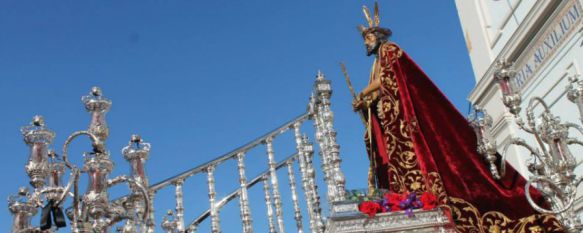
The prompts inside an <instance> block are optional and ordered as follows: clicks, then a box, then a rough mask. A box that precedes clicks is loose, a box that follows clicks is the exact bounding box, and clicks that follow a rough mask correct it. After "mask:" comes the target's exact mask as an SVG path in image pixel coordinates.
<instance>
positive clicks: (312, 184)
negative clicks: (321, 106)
mask: <svg viewBox="0 0 583 233" xmlns="http://www.w3.org/2000/svg"><path fill="white" fill-rule="evenodd" d="M302 145H303V146H304V155H305V160H306V174H307V176H308V187H309V189H310V195H311V198H312V202H313V205H314V206H313V209H312V211H313V213H314V220H315V225H316V226H315V228H316V231H315V232H324V223H323V222H322V209H321V208H320V195H319V194H318V185H316V170H315V169H314V164H313V158H314V146H313V144H312V142H310V140H309V139H308V137H307V136H305V135H304V137H303V138H302Z"/></svg>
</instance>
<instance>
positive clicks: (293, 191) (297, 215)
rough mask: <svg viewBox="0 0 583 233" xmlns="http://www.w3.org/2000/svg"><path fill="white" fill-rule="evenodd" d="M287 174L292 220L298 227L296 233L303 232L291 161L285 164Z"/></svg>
mask: <svg viewBox="0 0 583 233" xmlns="http://www.w3.org/2000/svg"><path fill="white" fill-rule="evenodd" d="M286 165H287V173H288V175H289V188H290V191H291V195H292V202H293V205H294V219H295V220H296V226H297V227H298V233H303V232H304V227H303V225H302V213H301V212H300V203H298V193H297V192H296V177H295V174H294V169H293V167H292V165H293V160H289V161H288V162H287V164H286Z"/></svg>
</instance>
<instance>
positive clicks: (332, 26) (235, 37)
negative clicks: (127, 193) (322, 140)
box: [0, 0, 474, 232]
mask: <svg viewBox="0 0 583 233" xmlns="http://www.w3.org/2000/svg"><path fill="white" fill-rule="evenodd" d="M364 3H366V4H368V5H369V6H370V5H372V3H373V2H372V1H366V2H364V1H305V0H302V1H279V2H273V1H258V0H251V1H224V0H219V1H187V0H177V1H129V0H128V1H110V0H108V1H16V0H3V1H0V106H2V111H1V113H2V114H0V148H2V152H1V153H2V154H1V155H0V156H1V161H2V163H0V166H1V167H0V175H1V176H2V177H4V179H2V180H3V182H4V183H3V184H2V186H3V188H2V189H1V190H0V197H7V196H8V195H9V194H12V193H14V192H16V191H17V189H18V187H19V186H22V185H27V184H28V177H27V176H26V173H25V171H24V164H25V163H26V160H27V157H28V149H27V147H26V146H25V144H24V143H23V141H22V136H21V135H20V132H19V128H20V127H21V126H23V125H26V124H28V123H29V122H30V119H31V118H32V116H33V115H35V114H42V115H43V116H45V120H46V123H47V125H48V127H50V128H52V129H54V130H55V131H56V133H57V137H56V139H55V144H54V145H53V147H54V148H58V149H59V150H60V148H61V147H62V143H63V141H64V140H65V139H66V137H67V136H68V134H70V133H72V132H74V131H76V130H83V129H86V127H87V124H88V122H89V116H88V114H87V113H86V112H85V111H84V109H83V106H82V104H81V102H80V97H81V96H83V95H86V94H87V93H88V92H89V90H90V88H91V87H92V86H100V87H101V88H102V89H103V92H104V95H105V96H106V97H108V98H110V99H112V100H113V106H112V109H111V111H110V113H109V114H108V116H107V117H108V122H109V124H110V127H111V136H110V139H109V141H108V144H107V145H108V148H109V150H110V151H111V154H112V159H113V160H114V162H115V163H116V167H115V169H114V172H113V173H112V177H113V176H115V175H119V174H124V173H127V172H128V171H129V168H128V166H127V163H126V162H125V161H124V160H123V158H122V157H121V153H120V150H121V148H122V147H123V146H125V145H126V144H127V142H128V140H129V138H130V135H131V134H133V133H137V134H140V135H142V137H143V138H144V139H145V140H146V141H148V142H150V143H152V153H151V156H150V159H149V160H148V163H147V172H148V173H149V174H150V181H151V182H152V183H155V182H157V181H160V180H162V179H164V178H166V177H169V176H172V175H174V174H176V173H178V172H179V171H182V170H186V169H188V168H191V167H194V166H196V165H198V164H200V163H202V162H205V161H208V160H210V159H212V158H213V157H216V156H219V155H221V154H223V153H225V152H228V151H230V150H231V149H233V148H235V147H237V146H239V145H242V144H244V143H246V142H248V141H250V140H252V139H254V138H255V137H257V136H259V135H261V134H263V133H265V132H267V131H269V130H271V129H273V128H274V127H276V126H278V125H279V124H281V123H284V122H286V121H287V120H290V119H291V118H293V117H294V116H297V115H299V114H301V113H302V112H303V111H304V110H305V107H306V103H307V99H308V97H309V94H310V91H311V88H312V85H313V81H314V77H315V74H316V73H317V71H318V70H322V72H323V73H324V74H325V75H326V77H327V78H328V79H330V80H332V82H333V89H334V94H333V97H332V104H333V108H332V109H333V111H334V113H335V126H336V130H337V131H338V143H339V144H340V145H341V156H342V159H343V160H344V161H343V165H342V169H343V171H344V172H345V173H346V177H347V186H348V188H351V189H354V188H364V187H365V186H366V173H367V166H368V161H367V158H366V155H365V151H364V145H363V142H362V135H363V126H362V125H361V123H360V120H359V119H358V116H357V115H356V114H354V113H352V111H351V105H350V103H351V97H350V94H349V92H348V89H347V87H346V84H345V81H344V78H343V76H342V73H341V71H340V69H339V66H338V62H340V61H342V62H344V63H345V64H346V65H347V67H348V71H349V73H350V75H351V77H352V79H353V80H352V82H353V84H354V85H355V88H356V89H357V90H360V89H362V88H363V87H364V86H365V85H366V82H367V79H368V73H369V71H370V66H371V64H372V58H371V57H366V56H365V50H364V46H363V44H362V38H361V37H360V35H359V33H358V32H357V30H356V25H357V24H364V23H365V20H364V17H363V16H362V11H361V6H362V4H364ZM380 7H381V25H382V26H386V27H389V28H391V29H392V30H393V34H394V36H393V38H392V39H393V40H394V41H395V42H397V43H398V44H400V45H401V46H402V47H403V48H404V49H405V50H406V51H407V52H408V53H409V54H410V55H411V56H412V57H413V59H415V61H416V62H417V63H418V64H419V65H420V66H421V67H422V68H423V69H424V70H425V72H426V73H427V74H428V75H429V76H430V77H432V79H433V81H434V82H435V83H436V84H437V86H439V87H440V88H441V89H442V91H443V92H444V93H445V94H446V95H447V96H448V97H449V98H450V99H451V101H452V102H453V103H454V104H455V105H456V106H457V107H458V109H460V110H462V112H463V113H464V114H465V113H467V110H468V109H467V108H468V103H467V101H466V96H467V95H468V93H469V91H470V90H471V89H472V87H473V85H474V78H473V73H472V70H471V65H470V61H469V59H468V55H467V50H466V46H465V43H464V40H463V33H462V32H461V29H460V25H459V19H458V17H457V13H456V9H455V5H454V3H453V1H380ZM436 107H437V106H436ZM306 129H307V128H306ZM285 140H287V141H289V142H291V136H290V135H288V136H284V139H282V141H285ZM276 143H278V142H277V141H276ZM280 148H281V149H280ZM89 149H90V148H89V144H88V141H87V140H85V139H83V140H79V141H78V142H75V143H74V144H73V145H72V148H71V154H72V155H71V156H72V157H73V161H74V162H75V163H76V164H78V165H80V164H81V161H82V160H81V156H80V155H81V153H82V152H84V151H86V150H89ZM292 151H293V146H291V145H290V144H289V143H286V142H281V143H280V144H276V157H277V158H283V157H284V156H286V155H287V153H288V152H289V153H291V152H292ZM248 157H249V161H250V162H249V164H248V166H249V169H250V171H249V176H252V175H253V174H257V173H258V172H259V171H262V170H263V169H265V163H264V162H265V161H266V160H267V158H266V157H265V152H264V149H263V148H258V149H257V150H255V151H254V152H253V153H251V154H250V155H249V156H248ZM234 165H235V164H234V163H231V162H230V163H228V164H227V165H225V167H226V168H222V169H219V170H218V171H217V175H218V177H217V180H218V182H219V186H220V187H219V189H218V193H219V195H221V194H222V195H224V194H226V193H228V192H230V191H231V190H232V189H233V188H234V187H236V185H237V184H236V182H237V180H236V179H235V178H234V176H235V177H236V175H234V174H236V173H234V172H233V171H234V170H235V168H236V167H235V166H234ZM284 174H285V173H282V174H281V175H280V180H284V179H286V176H284ZM221 178H223V179H221ZM85 179H86V177H85V176H84V177H83V178H82V180H85ZM205 179H206V177H204V176H198V177H195V178H194V180H193V181H192V182H190V183H187V185H188V187H186V188H185V197H186V199H187V200H186V201H185V202H186V206H187V207H186V208H187V213H186V219H187V221H189V220H190V219H192V218H194V217H195V216H197V215H198V214H199V212H198V211H202V210H203V209H205V208H206V206H207V205H208V204H207V202H206V193H207V192H206V183H205V182H204V181H205ZM320 179H321V176H320ZM84 189H85V188H84V186H82V191H83V190H84ZM123 190H125V189H123V188H120V189H119V190H117V189H116V191H114V192H113V194H112V196H117V195H119V193H120V192H122V191H123ZM258 190H259V189H258ZM282 192H283V193H284V194H283V195H284V197H286V196H285V195H287V189H283V188H282ZM252 193H257V194H254V195H260V194H259V193H260V192H256V191H253V192H252ZM116 194H117V195H116ZM160 195H166V196H165V197H171V196H172V195H173V190H165V191H163V192H161V193H160ZM236 203H237V202H234V203H233V205H230V206H228V207H227V209H225V210H224V211H223V212H221V216H222V217H223V226H224V228H223V230H224V232H237V231H240V230H239V229H240V228H239V227H240V223H239V219H238V216H239V213H238V212H237V209H238V207H237V204H236ZM263 203H264V202H263V200H262V196H256V197H254V198H253V199H252V200H251V204H252V208H253V209H252V213H253V215H254V220H255V226H256V232H264V231H265V230H264V229H265V220H264V219H263V218H264V217H262V216H265V215H264V214H263V213H262V211H264V208H265V207H263V206H264V204H263ZM173 205H174V203H173V202H172V200H171V198H164V197H161V198H158V199H157V200H156V207H157V212H158V215H157V216H158V218H157V220H158V223H159V221H160V219H161V218H160V216H161V214H162V213H164V212H165V210H166V209H170V208H173ZM284 207H285V208H287V209H286V213H288V215H289V213H291V209H289V205H287V206H284ZM262 208H263V209H262ZM286 218H288V219H289V220H291V217H286ZM10 221H11V217H10V215H9V213H8V210H7V209H5V210H3V211H0V226H2V228H8V226H9V225H10ZM34 224H35V225H38V221H37V220H36V219H35V220H34ZM206 226H208V224H207V225H203V227H206ZM286 227H287V228H288V229H290V232H291V231H293V230H291V229H293V224H292V222H291V221H288V222H287V226H286ZM207 231H208V229H202V230H201V231H200V232H207Z"/></svg>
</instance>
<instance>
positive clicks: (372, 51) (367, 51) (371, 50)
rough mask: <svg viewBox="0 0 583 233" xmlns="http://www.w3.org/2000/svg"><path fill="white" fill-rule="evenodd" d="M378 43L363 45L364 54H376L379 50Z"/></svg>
mask: <svg viewBox="0 0 583 233" xmlns="http://www.w3.org/2000/svg"><path fill="white" fill-rule="evenodd" d="M379 45H380V43H376V44H375V45H374V47H372V48H371V47H370V46H368V45H364V47H366V56H369V57H370V56H371V55H373V54H376V53H377V51H378V50H379Z"/></svg>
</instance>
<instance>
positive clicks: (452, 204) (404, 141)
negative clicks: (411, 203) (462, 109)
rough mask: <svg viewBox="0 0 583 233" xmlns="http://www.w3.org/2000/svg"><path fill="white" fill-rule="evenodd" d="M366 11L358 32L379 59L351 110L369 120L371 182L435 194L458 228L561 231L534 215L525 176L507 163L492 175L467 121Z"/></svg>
mask: <svg viewBox="0 0 583 233" xmlns="http://www.w3.org/2000/svg"><path fill="white" fill-rule="evenodd" d="M364 12H365V16H366V18H367V21H368V27H365V26H362V25H361V26H359V29H360V32H361V34H362V37H363V38H364V44H365V47H366V52H367V55H368V56H372V57H374V58H375V60H374V63H373V66H372V70H371V74H370V79H369V83H368V85H367V86H366V88H364V90H362V92H360V93H359V95H358V97H357V99H356V100H355V101H354V102H353V108H354V110H355V111H361V113H363V115H364V116H365V119H366V122H367V128H368V129H367V133H366V135H365V144H366V148H367V152H368V154H369V159H370V160H371V168H370V171H369V185H370V186H371V187H375V188H380V189H387V190H389V191H391V192H395V193H405V192H416V193H422V192H432V193H433V194H434V195H435V196H436V197H437V199H438V201H439V203H440V204H441V205H442V206H444V207H446V208H449V209H450V210H451V214H452V218H453V220H454V222H455V224H456V229H457V230H458V231H459V232H562V228H561V226H560V224H559V223H558V221H557V220H556V219H555V218H554V216H551V215H540V214H536V213H535V211H534V210H533V208H532V207H531V206H530V205H529V204H528V202H527V200H526V198H525V194H524V193H525V190H524V185H525V183H526V181H525V179H524V178H523V177H521V176H520V174H518V173H517V172H516V171H515V170H514V169H512V168H511V167H510V166H509V165H507V167H509V168H510V170H511V171H510V170H509V171H507V173H506V176H505V177H503V178H502V179H501V180H495V179H493V178H492V177H491V175H490V171H489V170H488V167H487V166H486V164H485V163H484V161H482V157H481V156H479V155H478V154H477V152H476V148H477V144H476V137H475V134H474V132H473V131H472V129H471V127H470V125H469V124H468V122H467V121H466V119H465V118H464V117H463V116H462V115H461V114H460V113H459V112H458V111H457V109H455V107H454V106H453V105H452V104H451V103H450V102H449V101H448V99H447V98H446V97H445V96H444V95H443V94H442V93H441V91H440V90H439V89H438V88H437V87H436V86H435V84H433V82H432V81H431V80H430V79H429V77H428V76H427V75H426V74H425V73H424V72H423V71H422V70H421V68H419V66H418V65H417V64H415V62H414V61H413V60H412V59H411V58H410V57H409V56H408V55H407V53H405V51H403V50H402V49H401V48H400V47H399V46H398V45H397V44H395V43H393V42H391V41H389V37H390V36H391V30H389V29H386V28H382V27H379V23H380V20H379V14H378V5H376V4H375V12H374V18H372V17H371V14H370V13H369V10H368V9H367V8H366V7H364ZM444 56H447V55H446V54H444ZM531 192H532V193H533V196H536V197H537V198H538V199H540V200H541V201H542V198H541V195H540V193H538V192H536V190H532V191H531Z"/></svg>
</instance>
